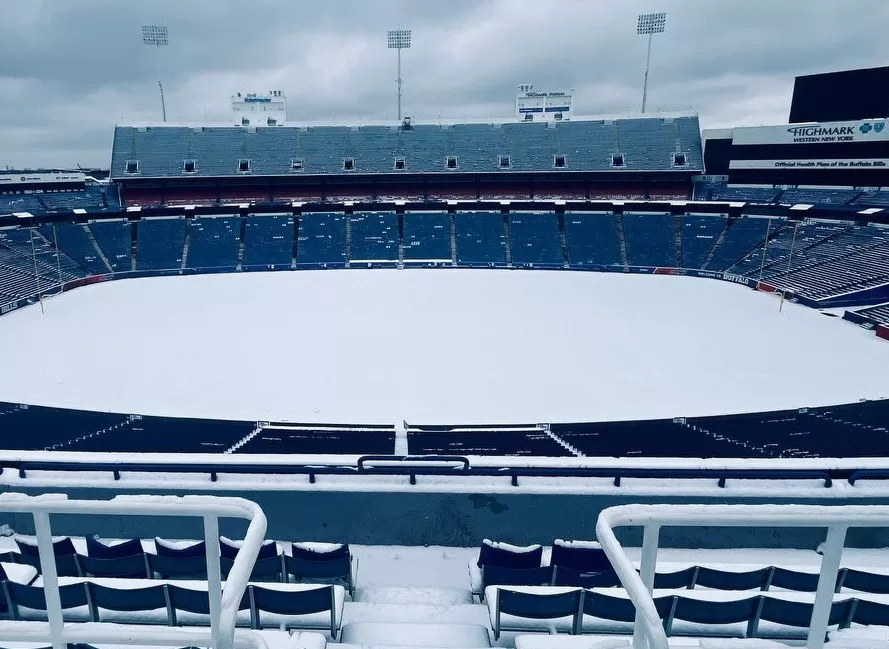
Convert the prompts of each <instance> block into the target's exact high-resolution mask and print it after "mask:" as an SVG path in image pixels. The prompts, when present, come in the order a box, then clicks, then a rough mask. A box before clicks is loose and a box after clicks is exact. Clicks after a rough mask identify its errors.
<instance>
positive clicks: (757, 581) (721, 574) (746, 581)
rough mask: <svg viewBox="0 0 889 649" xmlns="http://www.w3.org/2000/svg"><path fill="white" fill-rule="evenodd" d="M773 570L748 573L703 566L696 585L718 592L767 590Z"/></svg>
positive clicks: (766, 569)
mask: <svg viewBox="0 0 889 649" xmlns="http://www.w3.org/2000/svg"><path fill="white" fill-rule="evenodd" d="M773 570H774V568H772V567H771V566H769V567H767V568H760V569H759V570H750V571H748V572H730V571H728V570H717V569H716V568H705V567H703V566H702V567H699V568H698V576H697V578H696V579H695V585H696V586H703V587H704V588H715V589H717V590H754V589H758V590H767V589H768V587H769V585H770V583H771V580H772V571H773Z"/></svg>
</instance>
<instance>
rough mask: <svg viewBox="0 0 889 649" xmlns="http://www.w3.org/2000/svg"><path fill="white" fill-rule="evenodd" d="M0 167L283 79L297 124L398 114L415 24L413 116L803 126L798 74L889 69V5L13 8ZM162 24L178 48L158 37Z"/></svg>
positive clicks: (31, 3)
mask: <svg viewBox="0 0 889 649" xmlns="http://www.w3.org/2000/svg"><path fill="white" fill-rule="evenodd" d="M0 9H2V20H0V93H2V95H0V96H2V98H3V100H2V101H0V165H6V166H13V167H25V166H28V167H36V166H73V165H75V164H77V163H80V164H83V165H88V166H107V164H108V162H109V158H110V144H111V137H112V131H113V126H114V124H115V123H128V122H135V121H150V120H159V118H160V102H159V99H158V94H157V78H158V75H160V76H161V77H162V79H163V82H164V88H165V91H166V97H167V113H168V119H169V120H170V121H189V122H193V121H227V120H228V119H229V114H230V107H229V103H228V102H229V96H230V95H231V94H233V93H234V92H237V91H243V92H251V91H256V92H264V91H267V90H270V89H282V90H284V91H285V92H286V93H287V96H288V117H289V119H290V120H293V121H300V120H343V121H355V120H362V121H363V120H381V119H394V118H395V114H396V104H395V77H396V72H395V54H394V52H391V51H388V50H387V49H386V30H387V29H394V28H402V27H404V28H411V29H413V44H412V49H411V50H409V51H407V52H405V53H404V56H403V63H402V67H403V75H402V76H403V77H404V104H403V105H404V113H405V114H406V115H411V116H414V117H415V118H416V119H419V120H423V119H437V118H438V117H445V118H455V119H460V118H467V119H469V118H485V117H508V116H511V115H512V113H513V111H514V98H515V86H516V85H517V84H519V83H533V84H535V86H536V87H537V88H539V89H563V88H574V89H575V90H576V96H575V112H577V113H580V114H615V113H628V112H637V111H638V110H639V108H640V103H641V95H642V79H643V73H644V68H645V53H646V41H645V38H644V37H641V36H637V35H636V33H635V32H636V15H637V14H638V13H644V12H651V11H666V12H667V14H668V16H667V31H666V33H664V34H661V35H659V36H656V37H655V39H654V45H653V49H652V61H651V74H650V81H649V97H648V101H649V104H648V109H649V111H652V110H694V111H697V112H699V113H700V115H701V123H702V126H703V127H710V126H737V125H754V124H768V123H781V122H785V121H786V120H787V114H788V111H789V108H790V94H791V89H792V85H793V78H794V76H796V75H798V74H808V73H813V72H827V71H833V70H839V69H845V68H853V67H871V66H878V65H886V64H887V63H889V39H887V38H886V27H887V25H889V1H887V0H616V1H612V0H608V1H607V2H606V1H605V0H327V1H326V2H309V1H308V0H240V1H238V2H235V1H234V0H138V1H137V0H76V1H75V0H0ZM143 24H164V25H167V26H168V28H169V34H170V45H169V47H167V48H163V49H152V48H148V47H145V46H144V45H142V41H141V31H140V27H141V25H143Z"/></svg>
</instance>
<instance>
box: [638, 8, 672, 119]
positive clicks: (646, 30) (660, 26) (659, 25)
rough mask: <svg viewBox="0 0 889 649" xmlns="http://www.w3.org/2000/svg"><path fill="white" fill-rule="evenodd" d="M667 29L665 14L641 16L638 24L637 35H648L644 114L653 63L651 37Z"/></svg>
mask: <svg viewBox="0 0 889 649" xmlns="http://www.w3.org/2000/svg"><path fill="white" fill-rule="evenodd" d="M666 28H667V14H666V13H664V12H660V13H656V14H639V20H638V21H637V22H636V33H637V34H639V35H645V34H647V35H648V57H647V58H646V59H645V83H644V84H643V86H642V112H643V113H644V112H645V101H646V100H647V99H648V66H649V64H650V63H651V37H652V36H654V35H655V34H662V33H663V32H664V30H665V29H666Z"/></svg>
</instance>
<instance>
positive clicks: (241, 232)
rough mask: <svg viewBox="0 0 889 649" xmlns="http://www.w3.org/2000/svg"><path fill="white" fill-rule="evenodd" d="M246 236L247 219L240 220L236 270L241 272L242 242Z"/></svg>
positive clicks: (242, 263) (242, 265) (242, 259)
mask: <svg viewBox="0 0 889 649" xmlns="http://www.w3.org/2000/svg"><path fill="white" fill-rule="evenodd" d="M246 235H247V219H241V227H240V230H239V232H238V263H237V269H238V270H242V269H243V267H244V240H245V237H246Z"/></svg>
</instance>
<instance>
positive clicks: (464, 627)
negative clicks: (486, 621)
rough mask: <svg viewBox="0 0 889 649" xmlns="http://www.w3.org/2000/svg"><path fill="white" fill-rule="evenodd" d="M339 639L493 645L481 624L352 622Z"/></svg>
mask: <svg viewBox="0 0 889 649" xmlns="http://www.w3.org/2000/svg"><path fill="white" fill-rule="evenodd" d="M340 640H341V641H342V642H343V643H345V644H354V645H362V646H365V647H368V646H378V647H379V646H391V647H437V648H441V649H482V648H486V647H489V646H491V641H490V638H489V637H488V630H487V629H486V628H485V627H484V626H481V625H478V624H428V623H401V622H399V623H386V622H352V623H350V624H346V625H344V626H343V633H342V636H341V638H340Z"/></svg>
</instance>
